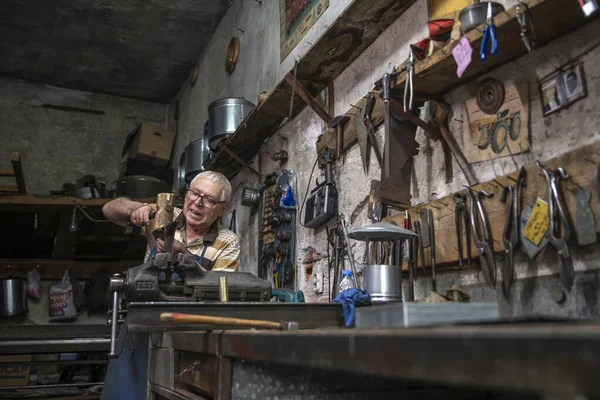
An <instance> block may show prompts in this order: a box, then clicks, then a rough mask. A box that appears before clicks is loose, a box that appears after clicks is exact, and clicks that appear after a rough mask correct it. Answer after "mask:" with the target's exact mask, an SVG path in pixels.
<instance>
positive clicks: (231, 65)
mask: <svg viewBox="0 0 600 400" xmlns="http://www.w3.org/2000/svg"><path fill="white" fill-rule="evenodd" d="M239 55H240V40H239V39H238V38H236V37H232V38H231V40H230V41H229V45H228V46H227V55H226V57H225V71H227V72H229V73H230V74H231V73H232V72H233V71H235V66H236V64H237V60H238V57H239Z"/></svg>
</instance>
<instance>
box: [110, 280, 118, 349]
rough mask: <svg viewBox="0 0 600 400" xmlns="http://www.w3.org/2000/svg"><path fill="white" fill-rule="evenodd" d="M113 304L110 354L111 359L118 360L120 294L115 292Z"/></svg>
mask: <svg viewBox="0 0 600 400" xmlns="http://www.w3.org/2000/svg"><path fill="white" fill-rule="evenodd" d="M112 300H113V302H112V322H111V324H110V353H108V357H109V358H117V352H116V347H117V322H118V319H119V292H117V291H116V290H115V291H114V292H113V299H112Z"/></svg>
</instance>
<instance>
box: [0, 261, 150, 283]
mask: <svg viewBox="0 0 600 400" xmlns="http://www.w3.org/2000/svg"><path fill="white" fill-rule="evenodd" d="M141 263H142V261H141V260H115V261H79V260H53V259H26V258H21V259H6V258H0V278H2V279H5V278H8V277H20V278H27V273H28V272H29V271H31V270H32V269H33V268H37V269H38V272H39V273H40V277H41V278H42V279H52V280H60V279H62V276H63V274H64V272H65V269H71V270H73V271H77V272H76V273H73V274H71V276H72V277H75V276H76V277H77V278H78V279H90V278H92V277H93V276H96V275H103V276H110V275H112V274H114V273H117V272H123V271H126V270H127V269H128V268H131V267H134V266H136V265H140V264H141Z"/></svg>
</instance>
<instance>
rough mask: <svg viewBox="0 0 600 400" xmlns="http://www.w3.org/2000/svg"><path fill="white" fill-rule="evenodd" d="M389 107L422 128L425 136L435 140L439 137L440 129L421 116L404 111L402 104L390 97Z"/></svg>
mask: <svg viewBox="0 0 600 400" xmlns="http://www.w3.org/2000/svg"><path fill="white" fill-rule="evenodd" d="M390 107H391V108H392V109H394V111H396V112H397V113H399V114H400V115H402V116H403V117H404V118H406V119H407V120H409V121H410V122H412V123H413V124H415V125H416V126H418V127H419V128H421V129H423V131H425V136H427V137H428V138H429V139H432V140H436V141H437V140H439V139H440V131H439V130H438V128H436V127H435V126H433V125H432V124H429V123H427V122H425V121H423V120H422V119H421V118H419V117H417V116H416V115H415V114H413V113H412V112H410V111H408V112H407V111H404V107H403V106H402V104H400V103H399V102H398V101H396V100H394V99H393V98H391V99H390Z"/></svg>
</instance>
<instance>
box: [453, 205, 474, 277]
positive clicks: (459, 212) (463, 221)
mask: <svg viewBox="0 0 600 400" xmlns="http://www.w3.org/2000/svg"><path fill="white" fill-rule="evenodd" d="M452 200H454V204H455V205H456V207H455V209H454V224H455V225H456V245H457V249H458V265H459V266H460V267H462V266H463V241H462V239H463V235H462V229H464V230H465V237H466V242H465V243H466V245H467V265H468V266H469V267H470V266H471V233H470V229H469V215H468V214H467V202H466V200H467V198H466V196H465V195H464V194H462V193H456V194H455V195H454V197H453V199H452ZM461 225H462V228H461Z"/></svg>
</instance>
